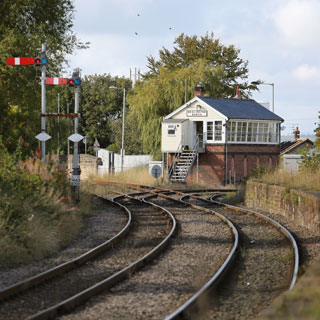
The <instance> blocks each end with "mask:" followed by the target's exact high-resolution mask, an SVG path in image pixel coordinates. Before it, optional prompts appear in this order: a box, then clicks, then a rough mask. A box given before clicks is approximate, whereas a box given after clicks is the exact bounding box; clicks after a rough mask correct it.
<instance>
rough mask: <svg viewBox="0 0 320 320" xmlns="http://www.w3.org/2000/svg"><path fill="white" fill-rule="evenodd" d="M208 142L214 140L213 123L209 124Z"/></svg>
mask: <svg viewBox="0 0 320 320" xmlns="http://www.w3.org/2000/svg"><path fill="white" fill-rule="evenodd" d="M207 140H213V122H212V121H208V122H207Z"/></svg>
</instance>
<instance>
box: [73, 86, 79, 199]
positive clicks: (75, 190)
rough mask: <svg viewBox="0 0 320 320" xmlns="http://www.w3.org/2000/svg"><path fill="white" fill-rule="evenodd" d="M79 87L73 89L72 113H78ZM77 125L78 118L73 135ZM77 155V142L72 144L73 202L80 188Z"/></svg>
mask: <svg viewBox="0 0 320 320" xmlns="http://www.w3.org/2000/svg"><path fill="white" fill-rule="evenodd" d="M79 90H80V88H79V86H76V87H75V88H74V92H75V99H74V113H79ZM78 125H79V118H78V117H75V118H74V133H75V134H77V133H78ZM78 157H79V154H78V142H74V147H73V173H72V175H73V176H74V178H75V179H76V181H77V182H78V183H79V184H78V183H77V182H76V183H75V185H74V186H73V193H74V201H75V202H77V201H78V200H79V186H80V168H79V159H78Z"/></svg>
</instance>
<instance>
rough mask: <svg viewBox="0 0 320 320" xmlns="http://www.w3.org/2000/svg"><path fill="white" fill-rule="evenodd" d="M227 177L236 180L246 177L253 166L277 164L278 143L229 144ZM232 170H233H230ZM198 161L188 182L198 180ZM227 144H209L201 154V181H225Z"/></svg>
mask: <svg viewBox="0 0 320 320" xmlns="http://www.w3.org/2000/svg"><path fill="white" fill-rule="evenodd" d="M227 151H228V166H227V175H228V177H227V179H228V180H230V175H231V177H232V181H233V179H234V177H235V179H236V181H241V180H243V179H245V178H246V177H247V176H248V174H250V172H251V170H252V169H253V168H256V167H257V166H259V165H267V166H269V165H271V164H272V166H276V165H278V163H279V146H278V145H243V144H241V145H240V144H238V145H237V144H232V145H228V146H227ZM230 171H231V172H230ZM196 174H197V166H196V162H195V163H194V166H193V168H192V170H191V172H190V174H189V176H188V179H187V183H192V182H195V181H196ZM224 179H225V145H207V146H206V152H205V153H200V154H199V182H201V183H224Z"/></svg>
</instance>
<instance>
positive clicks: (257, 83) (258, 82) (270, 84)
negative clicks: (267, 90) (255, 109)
mask: <svg viewBox="0 0 320 320" xmlns="http://www.w3.org/2000/svg"><path fill="white" fill-rule="evenodd" d="M251 84H254V85H256V86H259V85H260V84H266V85H269V86H272V112H274V83H273V82H272V83H268V82H265V81H263V80H257V81H252V82H251Z"/></svg>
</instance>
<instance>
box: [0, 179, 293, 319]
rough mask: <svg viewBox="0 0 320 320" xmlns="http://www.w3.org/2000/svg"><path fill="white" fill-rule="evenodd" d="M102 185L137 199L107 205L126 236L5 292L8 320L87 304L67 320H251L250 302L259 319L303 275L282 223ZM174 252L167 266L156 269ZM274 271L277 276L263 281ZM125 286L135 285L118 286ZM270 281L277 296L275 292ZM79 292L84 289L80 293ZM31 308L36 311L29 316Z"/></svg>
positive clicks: (158, 191)
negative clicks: (120, 218) (118, 213)
mask: <svg viewBox="0 0 320 320" xmlns="http://www.w3.org/2000/svg"><path fill="white" fill-rule="evenodd" d="M102 184H107V185H109V184H111V185H121V186H125V187H126V188H128V189H131V190H134V192H132V193H126V194H120V195H118V196H115V197H113V198H112V199H110V198H107V197H106V196H104V199H106V200H107V201H109V202H112V203H113V204H115V205H117V206H119V207H120V208H122V210H124V211H125V212H126V214H127V216H128V221H127V224H126V226H125V227H124V228H123V230H121V231H120V232H119V233H118V234H117V236H115V237H113V238H111V239H109V240H108V241H106V242H105V243H103V244H101V245H99V246H98V247H96V248H94V249H92V250H90V251H89V252H87V253H86V254H83V255H81V256H80V257H78V258H76V259H73V260H71V261H69V262H67V263H64V264H62V265H59V266H57V267H55V268H52V269H50V270H48V271H46V272H43V273H41V274H39V275H37V276H34V277H32V278H29V279H27V280H26V281H22V282H20V283H17V284H16V285H12V286H10V287H8V288H6V289H3V290H1V291H0V301H1V300H5V301H3V302H2V305H1V304H0V307H1V309H3V308H4V309H5V310H6V312H7V313H5V314H4V315H3V316H5V318H6V319H20V318H24V317H26V316H28V319H48V318H54V317H56V316H58V315H62V314H65V313H69V312H70V311H72V310H73V309H75V307H76V306H78V305H79V304H82V305H83V302H84V301H86V300H88V299H90V301H89V303H86V304H85V305H83V307H82V308H80V309H79V308H78V309H77V310H78V311H75V312H73V313H72V314H69V315H68V316H65V317H63V319H105V318H108V319H118V318H130V319H141V318H159V319H161V318H166V320H169V319H179V318H198V317H201V319H211V318H219V319H220V318H221V319H223V318H224V316H226V314H227V313H226V312H225V310H224V307H226V308H227V309H230V305H231V304H234V305H235V309H239V310H236V311H235V313H232V312H233V311H232V312H231V313H230V314H229V318H230V317H231V318H235V319H236V318H238V317H240V318H241V316H242V315H241V312H242V309H241V308H248V306H249V307H251V306H252V303H249V305H248V304H241V303H240V304H239V306H238V305H237V303H234V301H236V300H239V299H240V300H241V298H240V297H242V296H243V297H244V298H243V299H242V300H243V301H246V300H250V299H252V301H254V303H253V305H254V306H253V308H252V312H253V313H254V312H256V310H259V307H261V305H264V303H269V302H268V301H269V300H268V299H269V298H267V299H265V296H266V292H268V291H270V292H271V294H270V297H271V298H274V297H275V296H276V295H277V294H278V293H279V292H280V291H284V290H285V289H286V288H292V287H293V285H294V283H295V281H296V276H297V272H298V264H299V254H298V249H297V246H296V243H295V240H294V238H293V237H292V235H291V234H290V232H289V231H288V230H286V229H285V228H284V227H282V226H281V225H280V224H279V223H277V222H276V221H274V220H272V219H270V218H268V217H266V216H264V215H262V214H260V213H258V212H255V211H252V210H246V209H243V208H238V207H234V206H229V205H226V204H223V203H220V202H217V201H215V200H214V199H213V198H211V199H210V200H207V199H204V198H202V197H199V196H196V195H193V194H191V193H192V192H193V190H188V194H186V193H182V192H180V191H177V190H175V191H174V190H169V189H163V188H153V187H149V186H141V185H134V184H130V185H123V184H115V183H102ZM205 191H208V190H205ZM213 191H215V195H216V196H217V195H219V194H221V192H222V191H223V190H210V192H211V193H212V192H213ZM224 191H225V190H224ZM230 191H231V190H230ZM232 191H233V190H232ZM201 192H204V191H203V190H201ZM187 199H188V200H187ZM186 200H187V201H186ZM151 207H152V209H151ZM150 209H151V210H150ZM176 219H177V222H176ZM261 219H263V222H261V221H262V220H261ZM177 227H178V228H177ZM129 230H130V233H129V232H128V231H129ZM239 233H240V236H239ZM124 237H125V238H124ZM172 238H173V239H172ZM170 239H172V240H171V241H170V245H169V246H168V244H169V240H170ZM120 240H121V241H120ZM239 240H240V241H239ZM239 243H240V247H239ZM165 248H167V250H166V251H165V252H164V253H163V254H162V255H161V256H160V258H157V259H156V260H154V259H155V258H156V257H159V254H160V253H161V252H163V251H164V249H165ZM276 250H277V253H276ZM288 252H289V253H288ZM236 253H239V254H237V255H236ZM266 256H267V257H269V258H270V259H269V258H267V259H266V258H265V257H266ZM92 259H93V260H92ZM259 259H260V260H259ZM269 260H270V261H269ZM278 260H279V261H278ZM281 260H284V261H281ZM97 261H98V262H97ZM262 261H263V262H262ZM269 262H270V263H269ZM275 262H277V263H275ZM278 262H279V263H278ZM150 263H151V265H150V267H147V268H146V267H145V266H146V264H150ZM268 263H269V264H268ZM254 264H255V265H256V266H258V268H257V269H254V268H253V265H254ZM102 265H104V268H102V267H101V266H102ZM106 266H107V267H106ZM259 266H260V267H262V269H261V268H260V269H259ZM141 267H145V268H144V271H143V272H139V273H137V274H134V272H135V271H136V270H137V269H139V268H141ZM288 267H289V269H290V271H289V272H288V271H287V270H288ZM86 268H87V269H86ZM73 269H75V270H80V271H76V272H75V275H74V276H72V275H71V277H73V278H72V279H73V280H71V282H66V277H70V274H72V273H73V271H72V270H73ZM269 269H270V270H271V269H274V270H271V271H272V272H269V273H268V274H267V276H265V275H262V273H266V270H269ZM261 270H262V271H261ZM66 272H68V274H67V275H65V273H66ZM286 273H288V274H286ZM230 274H231V276H229V275H230ZM284 274H286V275H284ZM268 277H269V278H268ZM277 277H278V278H277ZM89 278H90V279H89ZM123 278H126V279H127V280H126V281H125V282H121V283H119V284H116V283H118V282H119V280H121V279H123ZM50 279H51V280H50ZM56 279H58V282H57V284H55V282H54V281H56ZM239 279H240V280H239ZM266 279H269V280H268V281H270V283H271V285H270V286H268V285H266V281H267V280H266ZM42 282H44V284H43V285H41V283H42ZM75 282H78V283H79V285H78V286H74V283H75ZM66 283H69V285H67V286H69V287H79V288H73V291H70V290H66V292H65V293H64V294H63V295H62V294H60V290H61V286H62V285H63V284H64V285H65V284H66ZM70 283H71V284H70ZM80 283H81V285H80ZM259 283H262V285H259ZM111 286H112V289H109V291H106V289H107V288H110V287H111ZM32 287H36V288H34V289H32ZM38 288H39V289H38ZM54 288H56V289H54ZM137 288H140V290H139V294H138V293H137ZM151 288H152V289H151ZM212 289H215V290H212ZM25 290H26V291H27V292H26V294H24V293H23V291H25ZM50 290H51V291H57V292H59V293H58V294H56V295H54V296H55V297H54V298H53V299H51V298H50V299H49V302H45V303H44V302H42V304H41V310H42V311H40V312H35V311H38V310H39V296H42V297H43V296H45V292H48V291H50ZM29 291H30V292H29ZM62 291H63V292H64V289H63V290H62ZM252 292H253V295H251V293H252ZM98 293H101V294H100V295H97V294H98ZM213 294H214V296H213ZM12 295H18V297H17V298H16V297H11V296H12ZM61 296H63V298H61ZM94 296H95V297H94ZM92 297H94V298H92ZM212 297H214V299H213V298H212ZM257 297H258V298H257ZM58 298H59V299H58ZM28 299H31V301H33V302H32V303H31V305H32V304H33V306H31V307H30V306H29V300H28ZM40 299H41V298H40ZM261 299H265V300H266V301H262V302H261ZM21 300H23V301H24V302H25V303H24V306H23V308H22V307H21V306H20V305H19V301H21ZM42 300H43V299H42ZM105 304H107V307H106V306H105ZM128 304H129V305H128ZM255 305H257V308H255ZM149 306H150V307H149ZM22 309H23V310H22ZM231 309H232V308H231ZM12 310H18V313H19V315H21V316H17V314H12V313H11V312H12ZM32 310H34V311H32ZM139 310H140V311H139ZM141 310H142V311H141ZM249 312H250V311H249ZM6 315H8V317H6ZM97 315H99V316H97Z"/></svg>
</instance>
